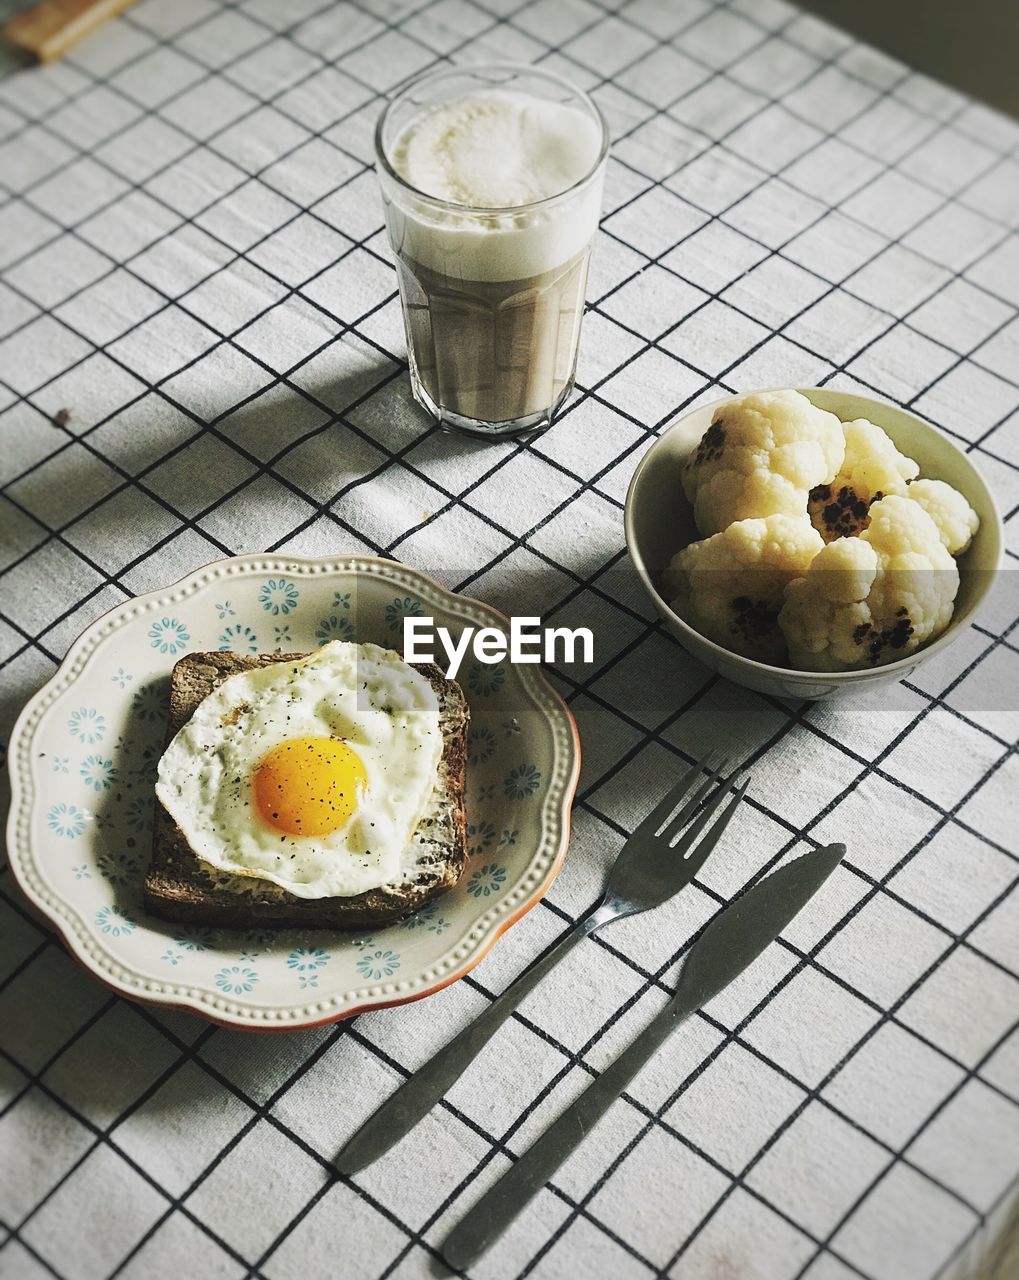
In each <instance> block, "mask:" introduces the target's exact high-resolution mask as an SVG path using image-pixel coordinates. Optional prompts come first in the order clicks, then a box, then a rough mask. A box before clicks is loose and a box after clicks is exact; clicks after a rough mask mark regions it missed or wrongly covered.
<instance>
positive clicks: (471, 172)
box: [392, 89, 601, 209]
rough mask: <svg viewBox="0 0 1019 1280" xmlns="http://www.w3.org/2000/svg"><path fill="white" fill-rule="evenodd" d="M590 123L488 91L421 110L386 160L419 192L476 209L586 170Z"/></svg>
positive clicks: (596, 139) (559, 107)
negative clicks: (390, 157) (389, 158)
mask: <svg viewBox="0 0 1019 1280" xmlns="http://www.w3.org/2000/svg"><path fill="white" fill-rule="evenodd" d="M600 142H601V138H600V136H599V130H598V129H597V128H596V126H595V123H594V121H593V120H592V119H591V118H590V117H589V116H586V115H584V114H583V113H582V112H580V111H578V110H577V108H576V107H570V106H567V105H565V104H564V103H560V102H549V101H547V100H546V99H544V98H533V97H531V96H530V95H529V94H526V93H518V92H515V91H513V90H500V89H493V90H491V91H489V92H486V93H478V94H473V95H471V96H470V97H465V98H457V99H454V100H453V101H452V102H446V103H443V104H442V106H440V107H436V108H435V109H433V110H431V111H429V112H426V113H425V114H424V115H422V116H420V117H419V118H418V119H417V120H415V121H413V122H412V123H411V124H410V125H409V126H408V128H407V129H405V130H404V132H403V134H402V136H401V137H400V138H399V140H398V141H397V144H396V147H395V148H394V150H393V156H392V164H393V168H394V169H395V170H396V171H397V173H398V174H399V175H400V177H401V178H403V179H404V180H405V181H406V182H409V183H410V184H411V186H413V187H417V188H418V190H419V191H424V192H427V194H428V195H430V196H437V197H438V198H439V199H440V200H449V201H452V202H453V203H455V204H464V205H470V206H473V207H475V208H477V207H479V206H480V207H483V208H496V209H507V208H509V207H510V206H512V205H520V204H530V203H531V202H532V201H534V200H544V199H546V198H547V197H549V196H556V195H558V194H559V193H560V192H561V191H565V190H567V188H569V187H572V186H573V184H574V183H575V182H579V181H580V179H581V178H583V177H584V175H585V174H587V173H589V172H590V170H591V168H592V166H593V165H594V162H595V160H596V158H597V156H598V148H599V145H600Z"/></svg>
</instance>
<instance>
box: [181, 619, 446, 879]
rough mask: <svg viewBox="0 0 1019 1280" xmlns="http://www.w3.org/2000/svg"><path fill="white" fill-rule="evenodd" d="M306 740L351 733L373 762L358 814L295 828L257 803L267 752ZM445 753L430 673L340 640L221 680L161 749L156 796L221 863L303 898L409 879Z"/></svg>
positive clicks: (350, 740) (199, 848)
mask: <svg viewBox="0 0 1019 1280" xmlns="http://www.w3.org/2000/svg"><path fill="white" fill-rule="evenodd" d="M301 737H336V738H342V739H343V740H344V741H346V742H347V744H348V745H349V746H350V747H351V748H352V750H354V751H355V752H356V753H357V755H358V756H359V757H360V759H361V762H362V763H363V765H364V769H365V774H366V778H367V781H366V783H365V785H364V788H363V790H362V792H361V796H360V800H359V803H358V805H357V808H356V809H355V811H354V813H353V814H352V815H351V816H350V817H349V818H348V819H347V821H346V822H345V823H344V824H343V826H341V827H340V828H339V829H338V830H336V831H333V832H330V833H328V834H325V835H319V836H293V835H288V834H286V833H285V832H282V831H280V830H278V829H277V828H275V827H273V826H271V825H269V824H268V823H266V822H265V821H264V819H262V817H261V816H260V815H259V813H258V809H257V807H256V804H255V797H254V791H253V788H252V774H253V771H254V770H255V768H256V767H257V766H258V764H259V762H260V761H261V759H262V757H263V756H264V755H265V754H266V752H268V751H270V750H271V749H272V748H273V747H276V746H278V745H279V744H280V743H282V742H285V741H288V740H290V739H293V738H301ZM441 756H442V733H441V730H440V728H439V704H438V699H437V698H436V695H435V691H434V689H433V688H432V686H431V684H430V682H429V681H428V680H427V679H426V678H425V677H424V676H422V675H421V674H420V673H419V672H417V671H415V670H414V668H413V667H411V666H408V664H407V663H406V662H404V660H403V659H402V658H401V657H400V655H399V654H398V653H396V652H395V651H394V650H392V649H383V648H381V647H380V646H378V645H374V644H351V643H348V642H347V641H343V640H335V641H332V642H331V643H329V644H327V645H325V646H324V647H323V648H321V649H319V650H318V651H317V652H316V653H313V654H311V655H309V656H308V657H307V658H302V659H299V660H297V661H294V662H287V663H277V664H274V665H273V666H269V667H261V668H257V669H255V670H252V671H245V672H239V673H238V674H236V675H232V676H229V677H228V678H227V679H226V680H224V681H223V682H222V684H221V685H220V686H219V687H218V688H217V689H215V690H214V691H213V692H212V693H210V694H209V696H208V697H207V698H205V699H203V701H202V702H201V703H200V704H199V706H198V707H197V708H196V710H195V712H194V715H193V716H192V717H191V719H190V720H189V721H188V723H187V724H186V725H184V727H183V728H182V729H181V730H180V732H179V733H178V734H177V735H176V737H175V738H174V739H173V741H172V742H171V743H170V744H169V746H168V747H167V748H166V751H165V752H164V753H163V756H162V759H161V760H160V761H159V773H158V781H157V783H156V795H157V796H158V797H159V800H160V802H161V803H162V805H163V806H164V808H165V809H166V810H167V812H168V813H169V814H170V816H171V817H172V818H173V820H174V821H175V822H176V823H177V825H178V827H180V829H181V831H182V832H183V833H184V835H185V837H186V838H187V841H188V844H189V845H190V846H191V848H192V849H193V850H194V852H195V853H196V854H197V855H198V857H199V858H202V859H203V860H204V861H205V862H208V863H210V864H211V865H212V866H214V867H217V868H219V869H220V870H222V871H229V872H232V873H233V874H235V875H242V876H255V877H259V878H261V879H265V880H271V881H273V883H275V884H278V885H282V886H283V888H285V889H288V890H289V891H290V892H291V893H293V894H296V895H297V896H298V897H301V898H330V897H350V896H352V895H354V894H357V893H363V892H365V891H366V890H368V889H373V888H377V887H378V886H379V885H384V884H390V883H394V882H399V881H400V880H402V879H405V878H406V876H407V874H408V872H409V865H410V862H411V861H412V856H411V853H410V849H409V845H410V839H411V836H412V834H413V832H414V828H415V827H416V826H417V824H418V822H419V820H420V818H421V816H422V814H423V813H424V811H425V808H426V806H427V804H428V800H429V797H430V796H431V794H432V790H433V788H434V786H435V782H436V778H437V776H438V768H439V760H440V758H441Z"/></svg>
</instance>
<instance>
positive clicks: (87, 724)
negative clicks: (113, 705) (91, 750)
mask: <svg viewBox="0 0 1019 1280" xmlns="http://www.w3.org/2000/svg"><path fill="white" fill-rule="evenodd" d="M67 727H68V729H70V731H71V737H72V738H77V739H78V741H79V742H83V743H84V744H85V745H86V746H87V747H91V746H92V745H93V744H94V743H96V742H102V740H103V738H104V737H105V736H106V717H105V716H102V715H100V714H99V712H98V711H97V710H96V708H95V707H79V708H78V710H77V711H72V712H71V718H70V720H68V722H67Z"/></svg>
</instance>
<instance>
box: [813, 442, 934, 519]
mask: <svg viewBox="0 0 1019 1280" xmlns="http://www.w3.org/2000/svg"><path fill="white" fill-rule="evenodd" d="M843 431H844V433H845V442H846V452H845V457H844V459H843V461H842V465H841V467H840V468H839V471H838V474H837V475H836V476H835V478H834V479H833V480H832V481H831V483H830V484H820V485H817V486H816V488H814V489H812V490H811V492H810V499H809V502H808V503H807V512H808V514H809V515H810V520H811V523H812V524H813V526H814V528H815V529H816V530H817V531H818V533H819V534H820V535H821V537H822V538H824V540H825V542H832V541H833V540H834V539H835V538H848V537H851V536H852V535H853V534H856V533H862V532H863V530H864V529H866V527H867V518H868V516H867V513H868V511H869V510H870V504H871V503H872V502H877V501H878V500H879V499H881V498H885V497H887V496H888V495H889V494H898V495H900V496H901V495H902V494H904V493H905V492H906V485H907V483H908V482H909V481H910V480H912V479H913V478H914V477H915V476H918V475H919V474H920V468H919V467H918V466H917V464H916V463H915V462H914V461H913V459H912V458H907V457H906V456H905V454H902V453H900V452H899V451H898V449H896V447H895V445H894V444H893V443H892V441H891V438H890V437H889V436H888V435H887V434H886V433H885V432H884V431H882V430H881V428H880V427H876V426H875V425H874V423H873V422H868V421H867V419H866V418H857V419H856V421H855V422H847V423H846V424H845V425H844V427H843Z"/></svg>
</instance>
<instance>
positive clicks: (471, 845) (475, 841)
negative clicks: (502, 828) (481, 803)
mask: <svg viewBox="0 0 1019 1280" xmlns="http://www.w3.org/2000/svg"><path fill="white" fill-rule="evenodd" d="M494 840H495V826H494V825H493V824H492V823H491V822H488V821H481V822H476V823H475V822H468V824H467V853H468V854H469V855H470V857H472V858H476V857H477V856H478V854H479V853H486V852H487V851H488V850H489V849H490V848H491V847H492V843H493V841H494Z"/></svg>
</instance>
